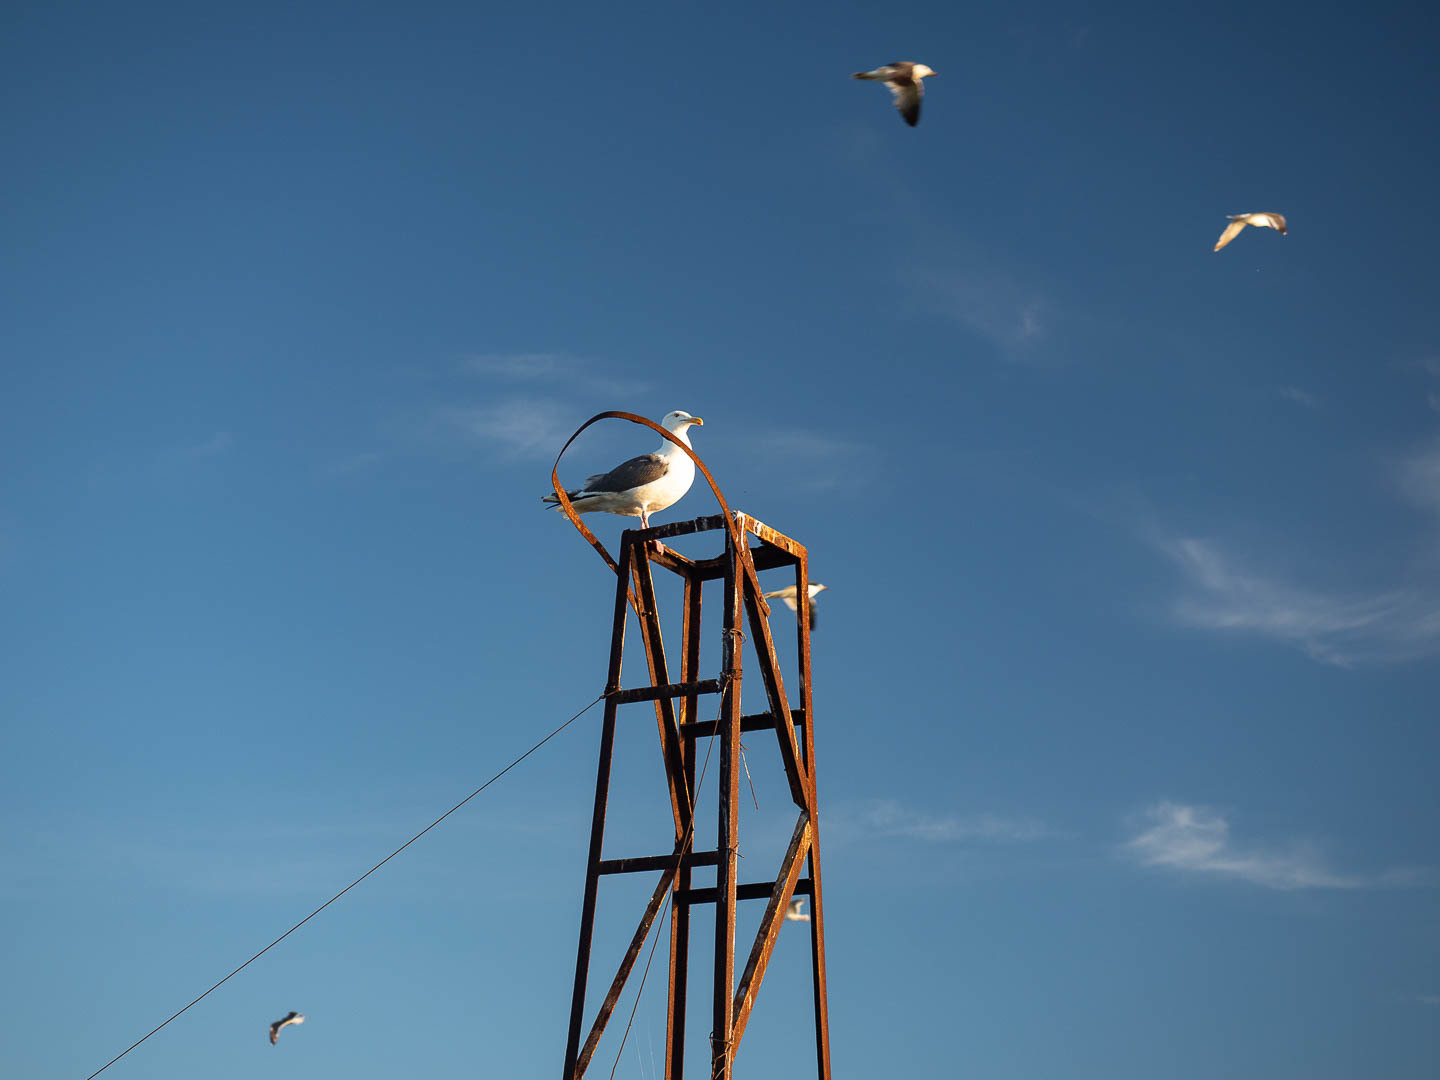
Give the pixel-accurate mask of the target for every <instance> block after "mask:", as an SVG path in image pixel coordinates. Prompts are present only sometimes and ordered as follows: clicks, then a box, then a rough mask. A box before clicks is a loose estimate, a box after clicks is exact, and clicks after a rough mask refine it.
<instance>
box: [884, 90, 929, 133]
mask: <svg viewBox="0 0 1440 1080" xmlns="http://www.w3.org/2000/svg"><path fill="white" fill-rule="evenodd" d="M885 85H886V86H888V87H889V88H890V93H892V94H894V95H895V108H897V109H899V110H900V115H901V116H903V117H904V118H905V123H907V124H909V125H910V126H911V127H914V126H915V125H916V124H918V123H919V122H920V99H921V98H922V97H924V96H925V84H924V83H923V82H921V81H920V80H919V79H911V78H906V80H905V81H904V82H900V81H898V80H895V79H891V80H890V81H889V82H887V83H886V84H885Z"/></svg>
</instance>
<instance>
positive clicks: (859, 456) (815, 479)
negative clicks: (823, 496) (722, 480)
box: [743, 428, 879, 491]
mask: <svg viewBox="0 0 1440 1080" xmlns="http://www.w3.org/2000/svg"><path fill="white" fill-rule="evenodd" d="M743 445H744V447H745V449H746V450H747V451H748V452H750V453H752V454H753V455H754V456H756V457H757V458H758V457H763V458H764V459H765V460H766V461H769V462H775V463H780V462H785V463H787V464H788V466H789V467H791V468H792V469H793V472H792V473H791V474H790V475H787V476H786V477H784V481H785V485H786V487H788V488H790V489H792V490H807V491H829V490H831V489H833V488H836V487H840V486H841V485H844V486H846V487H855V486H857V485H860V484H863V483H865V482H866V481H867V480H868V479H869V478H870V477H871V476H872V475H873V474H874V472H875V469H876V467H877V466H878V464H879V460H878V454H877V452H876V450H875V448H874V447H872V446H869V445H868V444H866V443H862V442H856V441H854V440H853V439H845V438H839V437H837V436H834V435H829V434H826V433H824V432H819V431H809V430H805V429H803V428H786V429H784V430H782V431H768V432H763V433H761V434H758V435H754V436H752V437H750V438H748V439H746V440H744V442H743Z"/></svg>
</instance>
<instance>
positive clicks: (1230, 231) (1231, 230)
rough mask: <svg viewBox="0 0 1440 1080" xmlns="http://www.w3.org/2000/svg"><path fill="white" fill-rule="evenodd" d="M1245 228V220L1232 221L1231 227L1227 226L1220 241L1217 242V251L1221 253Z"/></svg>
mask: <svg viewBox="0 0 1440 1080" xmlns="http://www.w3.org/2000/svg"><path fill="white" fill-rule="evenodd" d="M1243 228H1245V222H1244V221H1243V220H1240V221H1232V222H1230V224H1229V225H1226V226H1225V231H1224V232H1223V233H1221V234H1220V239H1219V240H1217V241H1215V250H1216V251H1219V250H1220V249H1221V248H1222V247H1224V246H1225V245H1226V244H1228V243H1229V242H1230V241H1231V240H1234V239H1235V237H1237V236H1239V235H1240V230H1241V229H1243Z"/></svg>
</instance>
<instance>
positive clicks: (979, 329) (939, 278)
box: [905, 270, 1052, 360]
mask: <svg viewBox="0 0 1440 1080" xmlns="http://www.w3.org/2000/svg"><path fill="white" fill-rule="evenodd" d="M905 284H906V285H907V286H908V287H909V288H910V289H912V290H913V293H914V295H915V297H916V303H917V306H918V307H919V308H921V309H923V310H925V311H929V312H931V313H932V314H935V315H940V316H943V317H945V318H949V319H951V320H953V321H955V322H958V323H960V324H962V325H964V326H967V327H969V328H970V329H971V330H973V331H974V332H975V333H977V334H979V335H980V336H981V337H983V338H985V339H986V340H988V341H989V342H990V343H991V344H992V345H994V346H995V348H996V349H997V350H998V351H999V352H1000V353H1001V355H1002V356H1004V357H1005V358H1006V359H1011V360H1023V359H1026V358H1028V356H1029V354H1030V353H1031V351H1032V350H1033V349H1034V348H1035V347H1037V346H1038V345H1040V344H1041V343H1042V342H1044V341H1046V340H1047V339H1048V338H1049V336H1050V334H1049V329H1050V323H1051V321H1052V313H1051V308H1050V304H1049V303H1048V302H1047V301H1046V300H1045V298H1044V297H1042V296H1040V295H1039V294H1038V293H1036V292H1035V291H1033V290H1030V289H1025V288H1022V287H1021V286H1020V285H1018V284H1017V283H1016V282H1014V281H1013V280H1011V279H1010V278H1008V277H1006V276H1004V275H999V276H992V275H982V274H976V273H970V272H967V271H952V272H945V271H928V270H922V271H918V272H914V271H912V272H909V274H908V276H907V278H906V280H905Z"/></svg>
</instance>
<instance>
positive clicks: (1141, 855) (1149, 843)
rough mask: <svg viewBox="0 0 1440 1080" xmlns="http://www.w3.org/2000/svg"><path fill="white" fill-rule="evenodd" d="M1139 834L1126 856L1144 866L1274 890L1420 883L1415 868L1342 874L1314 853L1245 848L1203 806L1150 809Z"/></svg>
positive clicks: (1227, 825)
mask: <svg viewBox="0 0 1440 1080" xmlns="http://www.w3.org/2000/svg"><path fill="white" fill-rule="evenodd" d="M1143 817H1144V824H1143V827H1141V829H1140V831H1139V832H1138V833H1137V834H1136V835H1135V836H1133V837H1132V838H1131V839H1130V840H1129V841H1127V842H1126V844H1125V845H1124V848H1123V850H1124V852H1125V854H1127V855H1128V856H1130V857H1131V858H1133V859H1135V860H1137V861H1138V862H1139V863H1140V864H1141V865H1143V866H1151V867H1160V868H1163V869H1167V870H1171V871H1175V872H1179V873H1187V874H1199V875H1208V876H1210V877H1219V878H1232V879H1236V880H1240V881H1248V882H1250V883H1251V884H1253V885H1262V886H1264V887H1266V888H1269V889H1366V888H1379V887H1385V886H1397V885H1409V884H1416V883H1418V881H1419V879H1420V877H1421V876H1422V875H1421V874H1420V873H1419V871H1417V870H1415V869H1412V868H1401V869H1394V870H1388V871H1386V872H1384V873H1381V874H1372V875H1360V874H1342V873H1339V872H1337V871H1335V870H1333V869H1331V868H1330V867H1329V866H1327V865H1326V863H1325V860H1324V859H1323V858H1322V857H1321V856H1320V854H1319V853H1318V852H1316V851H1314V850H1311V849H1307V848H1305V847H1301V846H1295V847H1293V848H1292V849H1291V850H1288V851H1273V850H1270V851H1267V850H1264V849H1260V848H1243V847H1238V846H1237V845H1235V844H1234V843H1233V842H1232V841H1231V838H1230V823H1229V821H1227V820H1226V819H1225V818H1224V817H1222V816H1221V815H1220V814H1218V813H1215V812H1213V811H1210V810H1207V809H1205V808H1203V807H1199V806H1187V805H1184V804H1181V803H1173V802H1161V803H1156V804H1155V805H1154V806H1151V807H1149V808H1148V809H1147V810H1146V811H1145V813H1144V815H1143Z"/></svg>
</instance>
